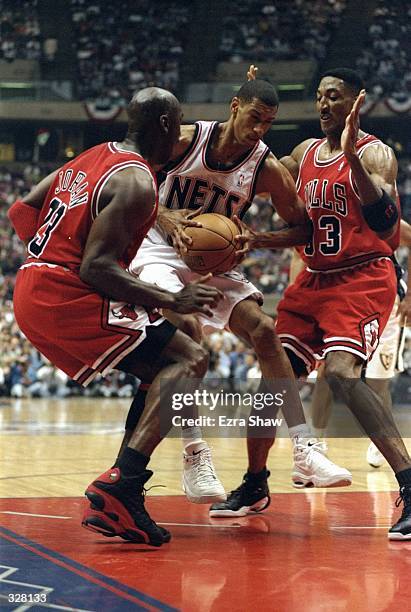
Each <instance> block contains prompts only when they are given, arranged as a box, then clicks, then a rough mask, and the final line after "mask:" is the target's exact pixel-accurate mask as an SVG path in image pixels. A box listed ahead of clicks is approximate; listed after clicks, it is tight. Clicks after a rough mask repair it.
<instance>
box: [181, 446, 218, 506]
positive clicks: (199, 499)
mask: <svg viewBox="0 0 411 612" xmlns="http://www.w3.org/2000/svg"><path fill="white" fill-rule="evenodd" d="M183 464H184V469H183V482H182V484H183V491H184V493H185V494H186V496H187V499H188V500H189V501H191V502H193V503H194V504H213V503H216V502H222V501H225V500H226V499H227V495H226V493H225V490H224V487H223V485H222V484H221V482H220V480H219V478H218V476H217V474H216V471H215V468H214V465H213V460H212V457H211V449H210V447H209V446H208V445H207V444H206V443H204V446H203V448H200V450H197V451H194V450H193V451H192V452H191V453H184V455H183Z"/></svg>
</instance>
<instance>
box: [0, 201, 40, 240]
mask: <svg viewBox="0 0 411 612" xmlns="http://www.w3.org/2000/svg"><path fill="white" fill-rule="evenodd" d="M7 216H8V218H9V219H10V222H11V224H12V226H13V227H14V230H15V232H16V234H17V236H18V237H19V238H20V239H21V240H23V241H24V242H27V241H28V240H30V238H33V236H34V234H35V233H36V231H37V227H38V220H39V216H40V210H39V209H38V208H34V207H33V206H29V204H25V203H24V202H23V200H16V201H15V202H14V204H12V205H11V206H10V208H9V210H8V212H7Z"/></svg>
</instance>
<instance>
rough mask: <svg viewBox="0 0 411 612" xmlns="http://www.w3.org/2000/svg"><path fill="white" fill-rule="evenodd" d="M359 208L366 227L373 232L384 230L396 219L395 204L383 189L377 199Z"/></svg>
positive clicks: (390, 226) (395, 221) (389, 227)
mask: <svg viewBox="0 0 411 612" xmlns="http://www.w3.org/2000/svg"><path fill="white" fill-rule="evenodd" d="M361 210H362V214H363V217H364V219H365V221H366V223H367V225H368V227H370V228H371V229H372V230H373V231H374V232H381V233H382V232H386V231H387V230H389V229H391V228H392V227H394V225H396V223H397V221H398V216H399V215H398V210H397V206H396V204H395V202H394V200H393V199H392V198H390V196H389V195H388V194H387V193H386V192H385V191H384V189H383V190H382V196H381V197H380V199H379V200H377V201H376V202H374V203H373V204H365V205H364V206H361Z"/></svg>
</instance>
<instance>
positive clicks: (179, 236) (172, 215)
mask: <svg viewBox="0 0 411 612" xmlns="http://www.w3.org/2000/svg"><path fill="white" fill-rule="evenodd" d="M200 213H201V209H200V210H198V211H197V210H196V211H194V212H193V211H190V210H188V209H185V208H184V209H180V210H168V209H161V213H160V214H159V218H158V223H159V225H160V227H161V228H162V229H163V230H164V231H165V232H166V234H167V236H168V241H169V243H170V244H171V245H172V246H173V247H174V248H175V250H176V251H177V253H178V254H179V255H180V256H181V255H184V254H185V253H187V250H188V246H190V244H191V242H192V240H191V238H190V236H188V235H187V234H186V233H185V228H187V227H202V226H201V223H198V222H197V221H195V217H196V216H197V215H199V214H200Z"/></svg>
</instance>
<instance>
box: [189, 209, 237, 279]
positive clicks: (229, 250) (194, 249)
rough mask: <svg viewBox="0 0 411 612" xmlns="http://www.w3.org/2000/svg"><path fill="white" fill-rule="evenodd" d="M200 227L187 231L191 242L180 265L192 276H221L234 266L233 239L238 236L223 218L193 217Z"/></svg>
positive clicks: (221, 216)
mask: <svg viewBox="0 0 411 612" xmlns="http://www.w3.org/2000/svg"><path fill="white" fill-rule="evenodd" d="M194 220H195V221H198V223H201V225H202V227H187V228H186V230H185V232H186V234H187V235H188V236H190V238H191V239H192V241H193V242H192V244H191V245H190V246H189V248H188V251H187V253H186V254H185V255H184V256H183V260H184V262H185V263H186V264H187V266H188V267H189V268H191V270H193V271H194V272H199V273H200V274H207V273H208V272H213V273H214V274H223V273H224V272H228V271H229V270H231V269H232V268H234V266H235V263H236V262H235V252H236V249H235V245H234V236H236V235H238V234H239V233H240V230H239V229H238V227H237V226H236V224H235V223H234V222H233V221H231V220H230V219H229V218H228V217H225V216H224V215H219V214H217V213H205V214H203V215H199V216H198V217H195V219H194Z"/></svg>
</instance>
